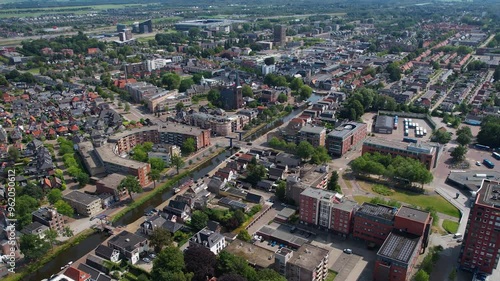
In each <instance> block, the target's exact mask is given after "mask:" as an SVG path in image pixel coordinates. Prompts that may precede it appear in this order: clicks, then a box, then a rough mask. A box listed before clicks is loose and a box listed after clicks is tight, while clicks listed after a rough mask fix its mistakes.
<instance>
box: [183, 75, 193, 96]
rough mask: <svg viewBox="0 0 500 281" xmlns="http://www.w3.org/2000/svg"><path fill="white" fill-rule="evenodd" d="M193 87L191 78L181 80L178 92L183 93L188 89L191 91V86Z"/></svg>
mask: <svg viewBox="0 0 500 281" xmlns="http://www.w3.org/2000/svg"><path fill="white" fill-rule="evenodd" d="M193 85H194V81H193V79H191V78H186V79H182V81H181V83H180V84H179V92H181V93H183V92H185V91H187V90H188V89H191V86H193Z"/></svg>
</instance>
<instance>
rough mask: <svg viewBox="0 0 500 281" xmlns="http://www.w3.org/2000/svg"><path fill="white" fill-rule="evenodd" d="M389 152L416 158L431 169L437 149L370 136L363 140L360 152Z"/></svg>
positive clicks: (426, 145)
mask: <svg viewBox="0 0 500 281" xmlns="http://www.w3.org/2000/svg"><path fill="white" fill-rule="evenodd" d="M374 152H379V153H380V154H390V155H392V156H393V157H396V156H398V155H399V156H403V157H409V158H413V159H416V160H418V161H420V162H421V163H422V164H424V166H425V167H427V169H429V170H431V169H432V168H434V167H435V165H436V163H437V158H436V154H437V149H436V147H435V146H431V145H428V144H415V143H410V144H408V143H404V142H400V141H394V140H388V139H382V138H376V137H371V138H369V139H367V140H365V141H364V142H363V151H362V153H363V154H365V153H374Z"/></svg>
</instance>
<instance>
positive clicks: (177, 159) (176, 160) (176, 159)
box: [170, 154, 185, 174]
mask: <svg viewBox="0 0 500 281" xmlns="http://www.w3.org/2000/svg"><path fill="white" fill-rule="evenodd" d="M170 161H171V162H172V165H174V166H175V168H176V169H177V174H179V169H181V168H182V167H184V165H185V163H184V160H183V159H182V157H181V156H180V155H177V154H176V155H172V158H171V159H170Z"/></svg>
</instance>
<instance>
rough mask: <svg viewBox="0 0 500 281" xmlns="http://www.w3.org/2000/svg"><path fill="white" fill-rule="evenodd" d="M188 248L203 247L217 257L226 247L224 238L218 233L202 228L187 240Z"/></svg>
mask: <svg viewBox="0 0 500 281" xmlns="http://www.w3.org/2000/svg"><path fill="white" fill-rule="evenodd" d="M189 247H205V248H207V249H209V250H210V251H211V252H212V253H214V254H216V255H218V254H219V253H220V252H221V251H222V250H223V249H224V248H225V247H226V238H225V237H224V235H222V234H220V233H217V232H214V231H210V230H208V229H207V228H204V229H202V230H200V231H199V232H198V233H196V234H195V235H194V236H193V237H191V238H190V239H189Z"/></svg>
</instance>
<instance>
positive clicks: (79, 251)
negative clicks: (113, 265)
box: [25, 94, 321, 281]
mask: <svg viewBox="0 0 500 281" xmlns="http://www.w3.org/2000/svg"><path fill="white" fill-rule="evenodd" d="M320 98H321V96H320V95H315V94H313V95H312V96H311V97H310V98H309V99H308V101H309V102H311V103H314V102H316V101H318V100H319V99H320ZM303 110H304V107H302V108H298V109H295V110H293V111H292V112H291V113H290V114H288V115H287V116H285V117H283V118H280V119H278V120H275V121H273V122H271V123H269V124H268V125H266V126H265V127H263V128H261V129H259V130H257V131H256V132H255V133H253V134H251V135H250V136H248V137H247V138H246V140H249V141H251V140H254V139H257V138H259V137H260V136H262V135H263V134H265V133H267V132H269V131H271V130H273V129H274V128H276V127H279V126H281V125H282V124H283V123H286V122H288V121H290V120H291V119H292V118H294V117H295V116H296V115H297V114H299V113H300V112H301V111H303ZM235 152H236V150H226V151H224V152H223V153H221V154H219V155H218V156H216V157H214V158H212V159H211V160H210V161H208V162H206V163H204V164H203V165H201V166H199V167H198V168H197V169H196V170H195V171H193V173H192V174H191V176H189V177H186V178H184V180H188V179H191V178H192V179H193V180H195V181H196V180H198V179H200V178H202V177H204V176H205V175H206V174H208V172H210V171H211V170H213V169H214V168H215V167H217V165H219V164H220V163H221V162H222V161H224V160H225V159H227V158H228V157H229V156H231V155H232V154H233V153H235ZM182 181H183V180H181V182H182ZM173 195H174V192H173V190H171V189H170V190H165V191H164V192H163V193H162V194H161V196H155V197H153V198H152V199H151V200H149V201H148V202H146V203H144V204H143V205H141V206H140V207H138V208H136V209H134V210H133V211H130V212H128V213H127V214H125V215H124V216H122V217H121V218H120V219H119V220H118V221H116V222H115V225H127V224H130V223H132V222H134V221H136V220H138V219H139V218H140V217H142V216H144V211H145V210H147V209H150V208H156V206H158V205H160V204H161V203H163V202H165V201H166V200H168V199H170V198H171V197H172V196H173ZM106 238H107V236H106V235H104V234H101V233H95V234H93V235H91V236H89V237H88V238H87V239H85V240H83V241H81V242H80V243H79V244H77V245H75V246H73V247H70V248H68V249H66V250H65V251H64V252H62V253H60V254H59V255H58V256H57V257H55V258H54V259H53V260H51V261H50V262H48V263H47V264H45V265H44V266H43V267H42V268H41V269H39V270H37V271H35V272H33V273H32V274H30V275H28V276H27V277H26V279H25V280H30V281H40V280H42V279H45V278H49V277H50V276H51V275H52V274H56V273H58V272H59V271H61V267H63V266H65V265H66V264H67V263H68V262H70V261H76V260H78V259H80V258H81V257H83V256H84V255H86V254H87V253H88V252H90V251H91V250H92V249H94V248H96V247H97V246H99V244H101V243H102V242H104V240H106Z"/></svg>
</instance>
